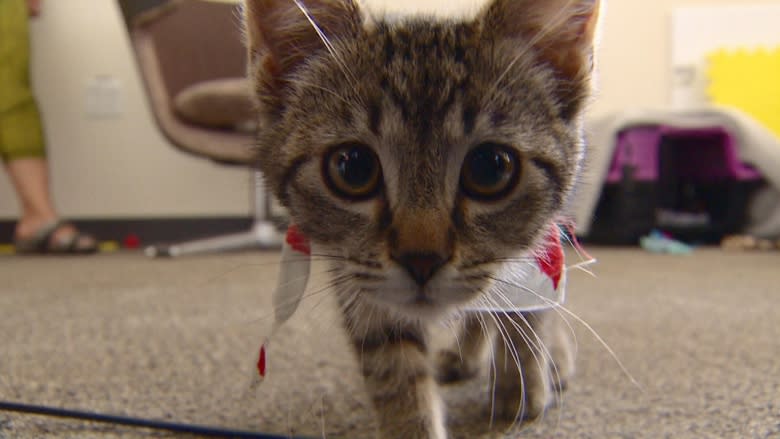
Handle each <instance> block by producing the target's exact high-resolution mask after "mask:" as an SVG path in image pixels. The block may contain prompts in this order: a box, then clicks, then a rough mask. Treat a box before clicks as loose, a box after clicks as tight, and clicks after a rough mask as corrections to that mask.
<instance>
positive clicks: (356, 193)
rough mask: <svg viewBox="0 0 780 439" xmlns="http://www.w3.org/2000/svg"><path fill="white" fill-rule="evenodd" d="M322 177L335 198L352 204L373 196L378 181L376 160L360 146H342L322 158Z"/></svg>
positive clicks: (359, 144) (347, 144) (369, 149)
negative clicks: (338, 197)
mask: <svg viewBox="0 0 780 439" xmlns="http://www.w3.org/2000/svg"><path fill="white" fill-rule="evenodd" d="M323 174H324V176H325V181H326V182H327V183H328V186H330V189H331V190H332V191H333V192H335V193H336V195H338V196H340V197H343V198H347V199H350V200H355V201H359V200H365V199H368V198H371V197H373V196H374V195H376V192H377V191H378V190H379V185H380V183H381V181H382V170H381V168H380V166H379V158H377V156H376V154H375V153H374V151H373V150H372V149H371V148H369V147H368V146H366V145H363V144H361V143H345V144H341V145H339V146H336V147H335V148H333V149H332V150H331V151H330V152H329V153H328V154H327V155H326V156H325V160H324V162H323Z"/></svg>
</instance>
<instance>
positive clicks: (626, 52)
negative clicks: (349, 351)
mask: <svg viewBox="0 0 780 439" xmlns="http://www.w3.org/2000/svg"><path fill="white" fill-rule="evenodd" d="M419 1H424V0H419ZM428 1H429V2H431V3H433V2H437V1H441V0H428ZM540 1H544V0H540ZM743 3H745V2H744V1H743V0H611V1H610V3H609V7H608V8H607V15H606V19H605V28H604V34H603V39H602V48H601V80H600V95H599V97H598V99H597V100H596V101H595V102H594V104H593V106H592V109H591V111H592V113H593V114H600V113H604V112H607V111H612V110H616V109H620V108H624V107H631V106H653V105H662V104H665V103H667V102H668V98H669V90H668V89H669V81H670V78H669V34H668V29H669V22H670V20H669V14H670V11H671V10H672V8H673V7H675V6H680V5H695V4H743ZM751 3H780V0H751ZM32 33H33V48H34V62H33V68H34V82H35V87H36V91H37V93H38V95H39V98H40V102H41V106H42V109H43V111H44V113H45V123H46V129H47V135H48V139H49V141H50V145H49V146H50V155H51V161H52V173H53V187H54V194H55V197H56V200H57V204H58V205H59V206H60V208H61V210H62V212H63V213H64V214H65V215H67V216H73V217H116V216H131V217H145V216H177V215H192V216H211V215H237V214H238V215H240V214H245V213H246V212H247V210H248V201H247V200H248V184H249V180H248V177H247V174H246V173H245V172H244V171H242V170H236V169H231V168H225V167H221V166H218V165H214V164H211V163H210V162H208V161H206V160H202V159H197V158H192V157H189V156H187V155H185V154H184V153H181V152H178V151H176V150H174V149H173V148H172V147H171V146H170V145H169V144H168V143H167V142H166V141H165V140H164V139H163V138H162V137H161V135H160V134H159V133H158V131H157V129H156V127H155V125H154V123H153V121H152V118H151V115H150V113H149V109H148V106H147V103H146V100H145V99H146V98H145V96H144V95H143V93H142V86H141V83H140V80H139V77H138V74H137V72H136V70H135V66H134V64H133V59H132V56H131V51H130V46H129V42H128V39H127V35H126V33H125V30H124V26H123V25H122V22H121V17H120V13H119V11H118V7H117V6H116V4H115V2H114V1H107V0H100V1H95V0H57V1H54V0H49V1H47V2H45V11H44V16H43V17H41V18H40V19H39V20H37V21H36V23H35V24H34V25H33V28H32ZM96 75H111V76H113V77H116V78H117V79H118V80H119V81H120V83H121V86H122V93H121V98H122V110H123V113H122V115H121V116H119V117H116V118H109V119H94V118H90V117H88V116H86V115H85V112H84V106H85V104H84V101H85V96H84V95H85V92H84V89H85V84H86V82H87V81H88V80H89V79H90V78H92V77H94V76H96ZM16 212H17V209H16V203H15V201H14V198H13V193H12V191H11V190H10V186H9V184H8V181H7V180H6V178H5V175H4V174H1V173H0V218H10V217H13V216H15V215H16Z"/></svg>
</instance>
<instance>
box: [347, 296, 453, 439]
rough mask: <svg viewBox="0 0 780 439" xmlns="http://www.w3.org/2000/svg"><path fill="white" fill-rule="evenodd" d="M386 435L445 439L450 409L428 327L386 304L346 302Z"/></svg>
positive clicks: (349, 327)
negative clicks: (436, 373) (390, 311)
mask: <svg viewBox="0 0 780 439" xmlns="http://www.w3.org/2000/svg"><path fill="white" fill-rule="evenodd" d="M343 310H344V314H345V320H346V326H347V331H348V333H349V336H350V337H351V339H352V343H353V345H354V346H355V350H356V352H357V355H358V360H359V362H360V367H361V370H362V372H363V376H364V378H365V382H366V386H367V389H368V393H369V395H370V397H371V399H372V401H373V403H374V407H375V408H376V411H377V415H378V419H379V437H380V438H382V439H397V438H405V439H406V438H408V439H445V438H446V437H447V433H446V429H445V425H444V410H443V407H442V401H441V398H440V396H439V392H438V388H437V385H436V382H435V380H434V377H433V371H432V368H431V366H430V362H429V358H428V352H427V346H426V334H425V331H424V328H422V327H420V326H418V325H413V324H406V323H403V322H399V321H397V319H395V320H394V319H393V318H392V317H391V316H389V315H387V313H386V312H385V311H383V310H381V309H377V308H372V309H371V310H370V311H367V310H366V309H365V305H364V306H357V305H355V304H352V306H346V307H343Z"/></svg>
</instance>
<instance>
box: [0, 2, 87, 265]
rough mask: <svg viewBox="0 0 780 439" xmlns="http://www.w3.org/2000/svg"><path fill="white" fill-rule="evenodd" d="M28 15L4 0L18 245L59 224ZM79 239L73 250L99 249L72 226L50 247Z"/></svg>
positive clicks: (5, 91) (0, 114) (6, 147)
mask: <svg viewBox="0 0 780 439" xmlns="http://www.w3.org/2000/svg"><path fill="white" fill-rule="evenodd" d="M27 12H28V11H27V3H26V2H25V1H23V0H0V159H2V161H3V162H4V163H5V165H6V169H7V170H8V175H9V176H10V178H11V181H12V182H13V185H14V188H15V189H16V194H17V198H18V200H19V204H20V207H21V212H22V215H21V217H20V218H19V222H18V223H17V226H16V232H15V239H16V241H17V242H18V241H19V240H24V239H30V238H33V237H34V236H36V234H39V233H40V231H41V230H44V229H45V228H46V226H49V225H51V224H54V223H55V221H57V219H58V215H57V212H56V210H55V209H54V203H53V202H52V197H51V195H50V192H49V168H48V163H47V161H46V150H45V141H44V136H43V126H42V124H41V117H40V114H39V112H38V106H37V104H36V102H35V99H34V98H33V95H32V90H31V88H30V72H29V68H30V46H29V38H28V28H27ZM74 238H77V239H76V241H75V242H73V243H72V245H70V246H69V248H71V249H74V250H89V249H90V248H92V247H94V246H95V242H94V239H93V238H91V237H82V236H80V235H79V234H78V232H77V230H76V229H75V228H74V227H73V226H72V225H67V224H66V225H62V226H61V227H57V228H56V230H54V233H52V234H51V238H50V240H49V246H48V247H49V248H51V247H54V246H56V244H58V243H71V242H72V241H73V240H74ZM60 247H62V246H60Z"/></svg>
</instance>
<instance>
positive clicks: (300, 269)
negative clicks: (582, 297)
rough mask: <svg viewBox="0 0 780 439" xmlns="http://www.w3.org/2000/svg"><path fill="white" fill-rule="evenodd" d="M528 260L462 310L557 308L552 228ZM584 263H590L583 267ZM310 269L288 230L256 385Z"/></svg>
mask: <svg viewBox="0 0 780 439" xmlns="http://www.w3.org/2000/svg"><path fill="white" fill-rule="evenodd" d="M575 245H576V244H575ZM530 254H531V256H528V257H524V258H518V261H517V262H508V263H506V264H504V266H503V267H502V269H501V270H500V271H499V273H497V275H496V277H498V278H499V279H502V280H503V281H502V282H500V283H496V284H495V285H494V286H493V287H492V288H491V289H489V290H487V291H486V294H485V295H483V296H482V297H480V298H478V299H476V300H475V302H474V303H472V304H470V305H468V306H466V307H465V310H469V311H489V312H491V311H492V312H526V311H537V310H541V309H546V308H554V307H556V306H560V305H562V304H563V302H564V300H565V298H566V294H565V290H566V266H565V265H564V253H563V247H562V245H561V230H560V228H559V227H558V226H557V225H556V224H552V225H551V226H550V229H549V231H548V233H547V235H546V236H545V239H544V240H543V244H542V245H541V246H540V248H539V249H537V251H535V252H532V253H530ZM589 262H592V261H588V262H586V263H589ZM583 265H584V264H583ZM310 269H311V246H310V243H309V240H308V238H307V237H306V236H304V235H303V234H302V233H301V232H300V230H298V228H297V227H296V226H295V225H291V226H290V227H289V228H288V229H287V235H286V237H285V242H284V243H283V244H282V261H281V269H280V272H279V279H278V281H277V284H276V289H275V290H274V294H273V306H274V323H273V327H272V329H271V333H270V334H269V335H268V337H267V338H266V339H265V341H264V342H263V345H262V346H261V348H260V355H259V357H258V361H257V372H258V376H259V378H260V380H262V379H263V378H265V373H266V351H267V349H268V343H269V341H270V338H271V336H273V334H274V333H275V332H276V331H277V329H278V328H279V327H280V326H281V325H282V324H283V323H284V322H286V321H287V320H288V319H289V318H290V317H292V315H293V314H294V313H295V310H296V309H297V308H298V305H299V304H300V302H301V298H302V297H303V293H304V291H305V290H306V286H307V284H308V280H309V274H310Z"/></svg>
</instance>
